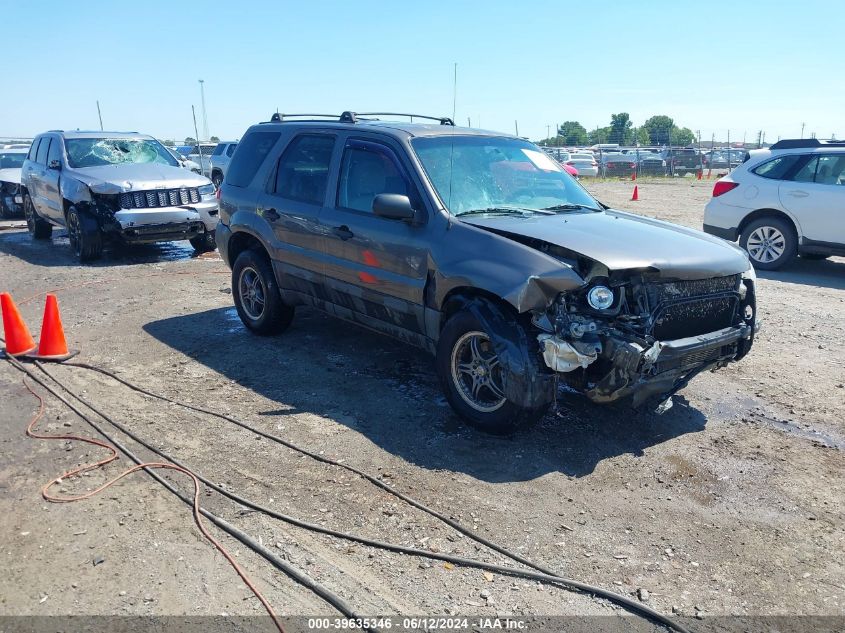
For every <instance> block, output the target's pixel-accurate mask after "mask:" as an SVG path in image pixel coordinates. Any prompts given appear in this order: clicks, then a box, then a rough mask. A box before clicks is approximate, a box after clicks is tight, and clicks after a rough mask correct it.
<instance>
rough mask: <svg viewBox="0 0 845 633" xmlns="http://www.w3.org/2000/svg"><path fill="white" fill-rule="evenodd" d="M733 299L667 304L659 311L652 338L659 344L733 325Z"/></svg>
mask: <svg viewBox="0 0 845 633" xmlns="http://www.w3.org/2000/svg"><path fill="white" fill-rule="evenodd" d="M736 304H737V297H736V296H735V295H719V296H714V297H700V298H697V299H688V300H686V301H681V302H678V303H669V304H667V305H664V306H663V307H662V308H660V309H659V310H658V312H657V316H656V318H655V320H654V328H653V330H652V334H653V335H654V336H655V337H656V338H657V339H658V340H661V341H671V340H674V339H679V338H686V337H688V336H696V335H698V334H706V333H708V332H715V331H716V330H721V329H723V328H726V327H730V326H731V325H733V320H734V315H735V314H736Z"/></svg>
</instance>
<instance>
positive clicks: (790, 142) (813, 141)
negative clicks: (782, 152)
mask: <svg viewBox="0 0 845 633" xmlns="http://www.w3.org/2000/svg"><path fill="white" fill-rule="evenodd" d="M839 146H845V141H839V140H836V141H833V140H831V141H826V140H821V139H817V138H786V139H783V140H781V141H778V142H777V143H775V144H774V145H772V146H771V147H769V149H798V148H801V147H839Z"/></svg>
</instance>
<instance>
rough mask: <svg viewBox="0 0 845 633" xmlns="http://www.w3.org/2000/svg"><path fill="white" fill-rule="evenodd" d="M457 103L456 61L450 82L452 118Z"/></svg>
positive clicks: (453, 118) (453, 117)
mask: <svg viewBox="0 0 845 633" xmlns="http://www.w3.org/2000/svg"><path fill="white" fill-rule="evenodd" d="M457 104H458V62H455V77H454V80H453V82H452V120H453V121H454V120H455V108H456V107H457Z"/></svg>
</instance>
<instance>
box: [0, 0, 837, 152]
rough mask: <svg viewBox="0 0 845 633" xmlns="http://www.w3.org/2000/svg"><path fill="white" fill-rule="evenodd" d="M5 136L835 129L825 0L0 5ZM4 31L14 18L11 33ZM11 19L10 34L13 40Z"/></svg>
mask: <svg viewBox="0 0 845 633" xmlns="http://www.w3.org/2000/svg"><path fill="white" fill-rule="evenodd" d="M0 13H2V15H3V24H4V25H6V26H5V27H4V29H3V31H4V33H3V36H2V42H3V47H2V48H3V50H4V52H3V54H2V56H0V71H2V76H3V77H4V79H5V81H4V88H3V94H2V97H0V136H7V135H15V134H19V135H26V136H31V135H33V134H36V133H38V132H41V131H44V130H46V129H52V128H62V129H73V128H77V127H78V128H83V129H86V128H88V129H97V128H98V126H99V124H98V121H97V110H96V104H95V102H96V100H97V99H99V101H100V106H101V108H102V111H103V121H104V124H105V127H106V129H116V130H137V131H142V132H148V133H151V134H153V135H156V136H158V137H160V138H175V139H183V138H184V137H185V136H188V135H191V136H193V135H194V132H193V122H192V119H191V105H195V106H196V107H197V119H198V125H199V128H200V132H202V120H201V113H200V91H199V83H198V79H204V81H205V92H206V106H207V117H208V126H209V131H210V133H211V134H213V135H217V136H219V137H221V138H224V139H226V138H236V137H240V136H241V134H242V133H243V131H244V130H245V129H246V128H247V127H248V126H249V125H251V124H252V123H254V122H256V121H262V120H267V119H268V118H269V116H270V114H271V113H272V112H273V111H275V110H276V108H278V109H279V110H281V111H282V112H331V113H334V112H340V111H342V110H347V109H351V110H358V111H367V110H382V111H402V112H405V111H408V112H419V113H422V114H436V115H451V113H452V77H453V64H454V63H455V62H457V64H458V89H457V117H456V118H457V120H458V123H459V124H466V123H467V117H470V118H471V119H472V125H473V126H478V125H479V123H480V124H481V126H482V127H484V128H488V129H496V130H503V131H507V132H513V130H514V120H518V121H519V132H520V134H521V135H524V136H529V137H531V138H533V139H538V138H543V137H545V136H546V126H547V125H550V126H552V129H554V125H555V124H556V123H563V121H565V120H577V121H580V122H581V123H582V124H584V125H585V126H586V127H587V128H588V129H589V128H593V127H596V126H603V125H607V124H608V123H609V120H610V114H611V113H613V112H623V111H624V112H629V113H630V114H631V118H632V120H633V121H634V123H635V125H638V124H640V123H642V122H643V121H644V120H645V118H647V117H648V116H650V115H652V114H668V115H669V116H672V117H673V118H674V119H675V121H676V123H678V124H680V125H683V126H687V127H690V128H691V129H693V130H701V133H702V136H703V138H705V139H709V138H710V135H711V134H715V135H716V137H717V138H721V139H724V138H725V136H726V134H727V131H728V130H729V129H730V134H731V140H741V139H742V136H743V134H746V136H747V138H748V140H751V139H752V138H756V134H757V131H758V130H760V129H762V130H765V131H766V139H767V140H776V138H777V137H778V136H783V137H794V136H798V135H799V134H800V132H801V123H802V122H804V123H806V128H805V135H807V136H809V135H810V134H811V133H812V132H816V134H817V135H818V136H819V137H825V138H826V137H829V136H830V134H831V133H834V134H836V135H837V138H842V137H845V121H843V115H845V81H843V77H842V72H843V58H842V56H841V55H840V54H839V53H836V52H835V50H836V45H837V44H838V41H837V39H835V38H830V36H825V35H823V33H824V32H825V31H828V32H831V29H838V28H840V27H841V26H842V25H843V24H845V2H840V1H839V0H827V1H818V0H803V1H802V2H795V1H794V0H791V1H780V0H768V1H752V0H747V1H743V2H732V3H713V2H711V3H707V2H688V1H685V0H674V1H672V2H663V1H662V0H661V1H658V0H651V1H650V0H627V1H625V2H619V1H617V0H603V1H602V0H590V1H582V2H552V1H542V0H537V1H535V0H522V1H521V2H515V1H513V0H511V1H509V2H500V1H497V0H488V1H486V2H460V1H459V0H454V1H452V2H440V1H429V2H424V3H410V2H393V3H388V2H371V1H360V0H359V1H355V2H349V1H348V0H346V1H344V2H333V1H332V0H322V1H321V2H301V1H300V2H295V3H292V2H285V1H281V0H275V1H273V2H264V1H256V2H251V1H249V0H243V1H242V2H232V1H231V0H230V1H229V2H209V1H204V2H176V1H174V0H169V1H158V0H144V2H137V3H133V4H129V3H126V2H100V1H96V0H95V1H86V2H58V1H56V2H43V1H38V0H30V1H28V2H23V1H20V0H0ZM11 25H19V26H18V27H17V28H14V29H10V28H9V26H11ZM10 31H11V32H10Z"/></svg>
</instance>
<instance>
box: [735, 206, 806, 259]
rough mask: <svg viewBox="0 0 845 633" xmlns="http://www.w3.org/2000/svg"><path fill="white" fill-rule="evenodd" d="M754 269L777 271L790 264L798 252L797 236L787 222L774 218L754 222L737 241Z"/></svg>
mask: <svg viewBox="0 0 845 633" xmlns="http://www.w3.org/2000/svg"><path fill="white" fill-rule="evenodd" d="M739 243H740V246H742V248H744V249H745V251H746V252H747V253H748V256H749V257H750V258H751V263H752V264H754V268H758V269H760V270H777V269H778V268H780V267H781V266H784V265H785V264H787V263H788V262H790V261H791V260H792V259H793V258H794V257H795V254H796V252H797V250H798V236H797V235H796V234H795V228H794V227H793V226H792V225H791V224H790V223H788V222H786V221H784V220H781V219H780V218H775V217H765V218H760V219H758V220H754V221H753V222H752V223H751V224H749V225H748V226H746V227H745V229H743V231H742V236H741V237H740V240H739Z"/></svg>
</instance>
